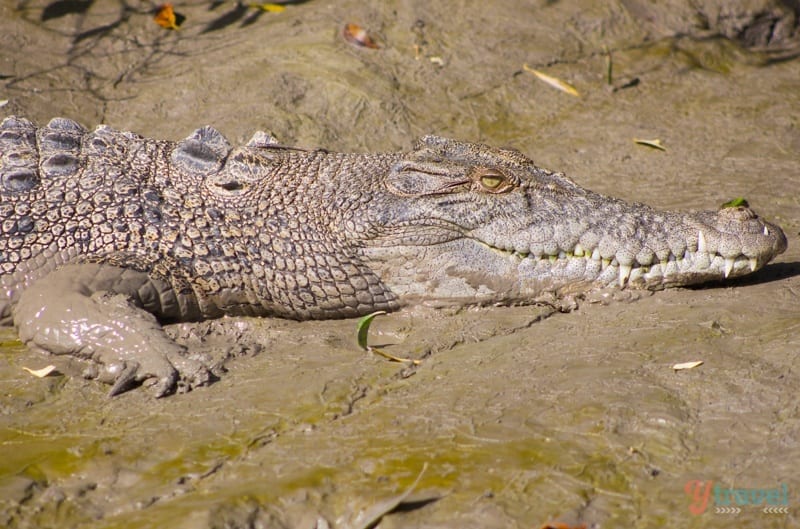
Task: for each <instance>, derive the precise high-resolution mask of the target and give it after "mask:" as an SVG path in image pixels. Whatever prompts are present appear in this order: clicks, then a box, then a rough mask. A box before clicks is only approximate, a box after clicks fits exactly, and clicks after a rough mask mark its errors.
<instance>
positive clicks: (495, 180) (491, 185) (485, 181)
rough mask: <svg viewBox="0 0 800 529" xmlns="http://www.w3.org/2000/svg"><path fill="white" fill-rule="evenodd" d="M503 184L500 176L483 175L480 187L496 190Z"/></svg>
mask: <svg viewBox="0 0 800 529" xmlns="http://www.w3.org/2000/svg"><path fill="white" fill-rule="evenodd" d="M502 183H503V179H502V177H500V175H494V174H492V175H484V176H482V177H481V185H482V186H483V187H485V188H486V189H497V188H498V187H500V184H502Z"/></svg>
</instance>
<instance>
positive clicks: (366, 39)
mask: <svg viewBox="0 0 800 529" xmlns="http://www.w3.org/2000/svg"><path fill="white" fill-rule="evenodd" d="M342 36H343V37H344V40H346V41H347V42H349V43H350V44H352V45H354V46H358V47H361V48H371V49H373V50H377V49H378V48H380V46H378V44H377V43H376V42H375V40H374V39H373V38H372V37H371V36H370V35H369V33H367V30H365V29H364V28H362V27H361V26H359V25H358V24H345V26H344V29H343V30H342Z"/></svg>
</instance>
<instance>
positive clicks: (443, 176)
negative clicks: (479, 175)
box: [386, 160, 471, 197]
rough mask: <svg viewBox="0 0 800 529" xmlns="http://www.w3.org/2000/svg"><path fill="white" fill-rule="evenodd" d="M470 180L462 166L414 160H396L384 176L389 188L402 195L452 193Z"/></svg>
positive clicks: (415, 195)
mask: <svg viewBox="0 0 800 529" xmlns="http://www.w3.org/2000/svg"><path fill="white" fill-rule="evenodd" d="M470 182H471V180H470V178H469V177H468V176H467V174H466V170H465V168H464V167H463V166H458V165H455V164H450V163H447V162H439V163H437V162H427V161H414V160H403V161H400V162H397V163H396V164H394V166H392V169H391V171H390V172H389V174H388V176H387V178H386V186H387V187H388V188H389V190H390V191H391V192H392V193H394V194H396V195H400V196H404V197H417V196H424V195H439V194H444V193H452V192H453V190H454V189H455V188H457V187H459V186H462V185H464V184H469V183H470Z"/></svg>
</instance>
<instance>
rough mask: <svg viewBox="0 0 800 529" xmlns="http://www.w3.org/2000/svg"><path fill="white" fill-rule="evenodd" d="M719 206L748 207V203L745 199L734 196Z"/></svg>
mask: <svg viewBox="0 0 800 529" xmlns="http://www.w3.org/2000/svg"><path fill="white" fill-rule="evenodd" d="M720 207H721V208H722V209H725V208H739V207H744V208H749V207H750V204H748V203H747V200H745V199H744V198H743V197H737V198H734V199H733V200H729V201H727V202H725V203H724V204H722V206H720Z"/></svg>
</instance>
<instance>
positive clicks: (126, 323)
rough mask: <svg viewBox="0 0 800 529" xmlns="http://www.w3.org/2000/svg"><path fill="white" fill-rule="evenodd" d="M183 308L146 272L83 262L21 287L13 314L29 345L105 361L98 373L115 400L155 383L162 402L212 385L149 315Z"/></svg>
mask: <svg viewBox="0 0 800 529" xmlns="http://www.w3.org/2000/svg"><path fill="white" fill-rule="evenodd" d="M178 305H179V304H178V301H177V297H176V296H175V294H174V292H173V291H172V289H171V288H170V287H169V286H168V285H167V284H166V283H164V282H160V281H153V280H152V279H151V278H150V277H148V275H147V274H145V273H143V272H136V271H134V270H130V269H125V268H119V267H115V266H110V265H104V264H78V265H69V266H65V267H63V268H60V269H58V270H56V271H54V272H51V273H49V274H48V275H46V276H45V277H43V278H42V279H39V280H38V281H36V282H35V283H34V284H33V285H31V286H30V287H29V288H27V289H26V290H24V291H23V292H22V294H21V295H20V297H19V301H18V303H17V305H16V307H15V309H14V316H13V317H14V323H15V324H16V326H17V328H18V330H19V336H20V339H21V340H22V341H23V342H24V343H25V344H26V345H28V346H29V347H31V348H33V349H41V350H45V351H48V352H50V353H53V354H59V355H61V354H66V355H73V356H75V357H78V358H81V359H85V360H90V361H93V362H97V363H98V364H100V365H101V367H102V369H103V371H102V373H100V374H98V375H95V376H96V378H99V379H100V380H102V381H104V382H110V383H112V384H113V385H112V388H111V391H110V395H112V396H113V395H117V394H119V393H122V392H124V391H126V390H128V389H130V388H131V387H133V386H136V385H138V384H142V383H146V382H152V383H151V384H150V386H151V389H152V390H153V391H154V393H155V395H156V396H157V397H161V396H164V395H167V394H169V393H172V392H173V391H175V390H176V389H190V388H192V387H196V386H202V385H205V384H208V383H209V382H210V381H211V379H212V377H213V375H212V374H211V373H210V372H209V370H208V368H207V367H206V365H204V363H203V362H202V361H200V360H199V359H197V358H193V357H192V356H191V355H189V354H188V352H187V350H186V348H185V347H182V346H181V345H178V344H177V343H175V342H174V341H172V340H171V339H170V338H169V337H167V335H166V334H165V333H164V330H163V329H162V328H161V325H160V324H159V323H158V321H157V320H156V318H155V316H153V314H151V313H150V312H153V313H155V314H162V315H170V314H175V313H176V312H178V311H180V307H179V306H178ZM142 307H145V308H146V309H147V310H144V308H142ZM148 311H150V312H148Z"/></svg>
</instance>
